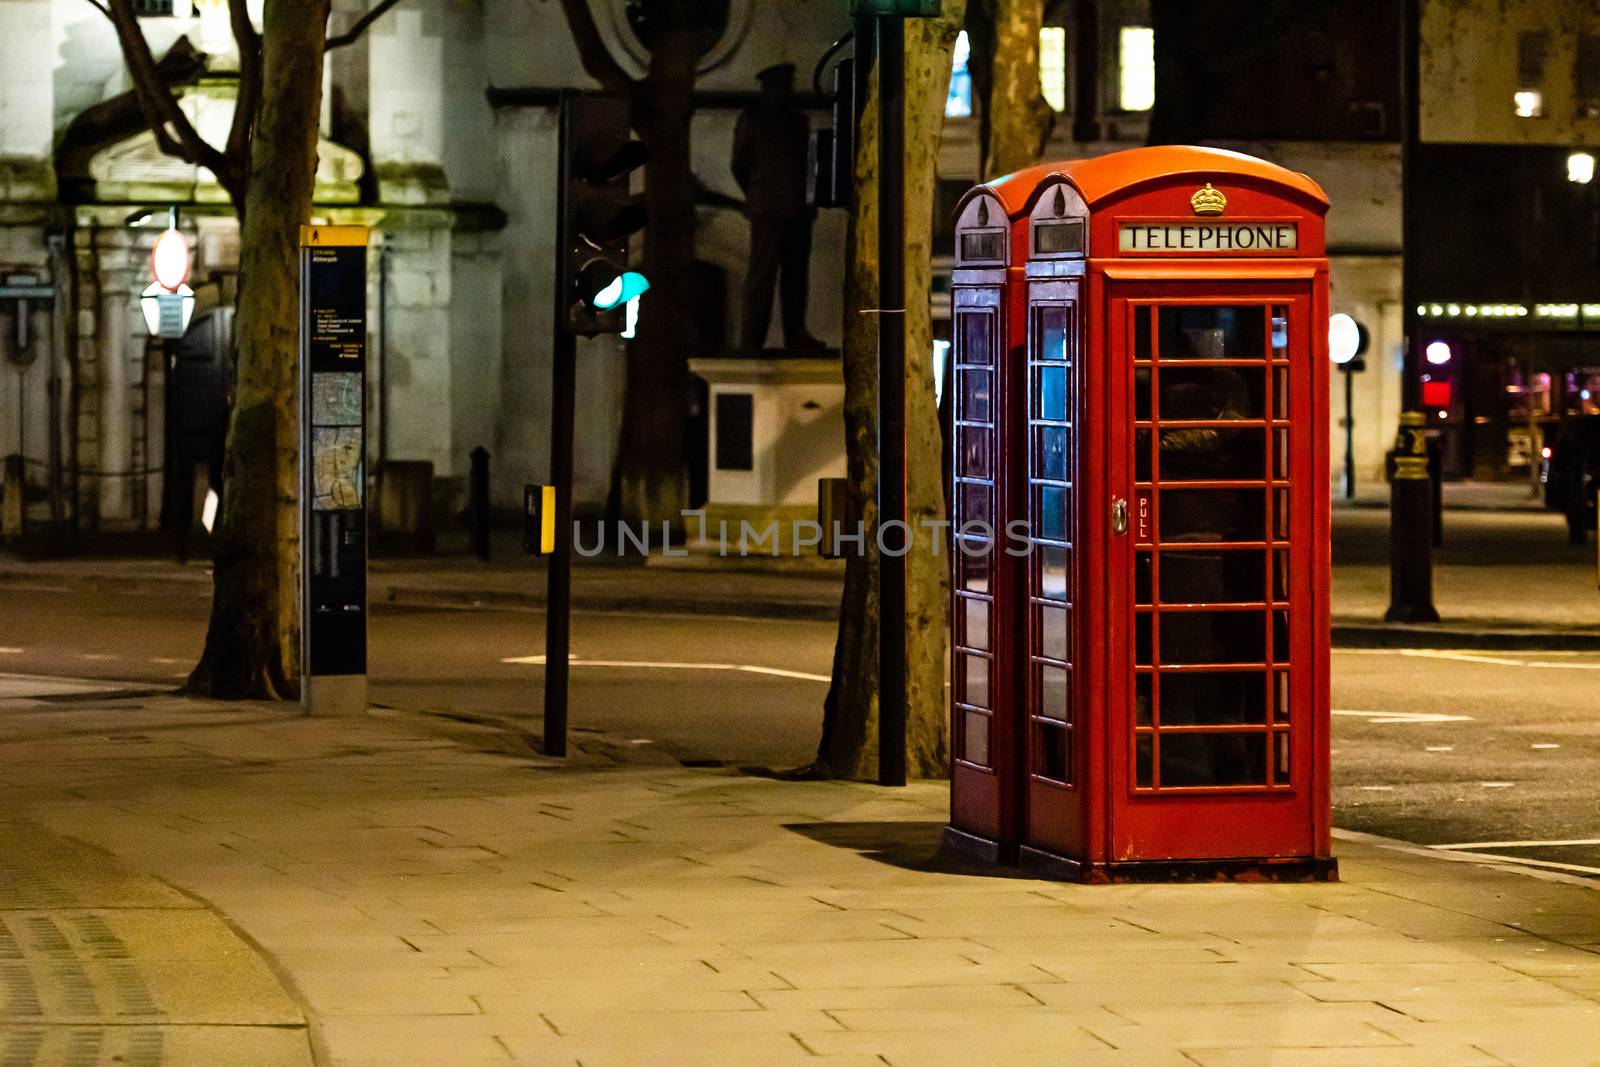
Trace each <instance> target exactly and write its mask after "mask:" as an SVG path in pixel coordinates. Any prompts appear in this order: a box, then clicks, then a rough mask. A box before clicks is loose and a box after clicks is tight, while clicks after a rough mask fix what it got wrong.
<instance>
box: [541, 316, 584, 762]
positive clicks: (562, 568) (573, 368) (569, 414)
mask: <svg viewBox="0 0 1600 1067" xmlns="http://www.w3.org/2000/svg"><path fill="white" fill-rule="evenodd" d="M558 307H559V305H558ZM553 355H554V364H555V366H554V373H553V375H552V380H553V386H554V388H553V389H552V392H551V397H550V482H551V484H552V485H554V486H555V487H556V524H555V525H556V529H555V534H556V539H555V540H556V543H555V551H554V552H553V553H552V554H551V556H550V567H549V571H548V573H547V578H548V582H549V585H548V589H547V592H546V594H545V620H544V754H545V755H546V756H565V755H566V754H567V669H568V663H567V658H568V648H569V646H570V636H571V620H572V425H573V409H574V407H575V406H576V404H577V377H578V375H577V361H578V340H577V338H576V337H575V336H574V335H573V333H572V331H571V330H569V329H567V327H566V323H565V322H564V321H562V319H561V318H560V317H559V316H558V317H557V319H556V324H555V345H554V348H553Z"/></svg>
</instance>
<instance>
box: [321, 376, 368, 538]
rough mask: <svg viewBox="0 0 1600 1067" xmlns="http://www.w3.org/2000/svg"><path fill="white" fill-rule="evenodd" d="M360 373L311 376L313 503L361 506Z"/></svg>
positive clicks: (329, 508)
mask: <svg viewBox="0 0 1600 1067" xmlns="http://www.w3.org/2000/svg"><path fill="white" fill-rule="evenodd" d="M361 401H362V397H361V375H359V374H350V373H337V374H314V375H312V376H311V425H312V431H311V480H312V500H311V506H312V508H313V509H314V510H316V511H343V510H347V509H351V508H359V507H360V506H361V466H362V465H361V448H362V433H361V412H362V403H361Z"/></svg>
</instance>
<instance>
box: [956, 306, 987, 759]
mask: <svg viewBox="0 0 1600 1067" xmlns="http://www.w3.org/2000/svg"><path fill="white" fill-rule="evenodd" d="M997 328H998V318H997V315H996V312H995V311H994V310H991V309H987V308H984V309H962V310H960V311H958V312H957V314H956V322H955V380H954V383H953V384H954V389H955V392H954V396H955V442H954V450H955V471H954V475H955V495H954V501H953V506H954V510H955V518H954V523H955V531H956V538H955V547H956V552H957V555H958V558H959V560H960V566H959V567H958V569H957V574H958V580H957V588H956V590H955V645H956V649H955V664H956V671H955V702H954V708H955V712H954V717H955V721H954V723H952V733H953V735H954V738H955V753H956V757H957V758H958V759H961V760H965V761H966V762H968V763H972V764H976V765H978V766H981V767H990V766H992V765H993V755H992V753H991V751H990V750H991V745H992V742H991V739H992V736H993V718H994V698H993V691H992V683H993V681H994V679H993V677H992V673H993V672H992V667H993V662H994V626H995V619H994V595H995V588H994V562H995V561H994V553H993V548H994V545H995V530H996V526H997V523H996V519H995V510H996V498H995V461H996V457H997V453H998V441H997V437H996V433H995V426H996V415H997V404H996V398H995V392H994V389H995V370H996V367H995V362H996V361H995V353H996V348H997V340H998V338H997V333H996V331H997Z"/></svg>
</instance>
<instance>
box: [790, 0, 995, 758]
mask: <svg viewBox="0 0 1600 1067" xmlns="http://www.w3.org/2000/svg"><path fill="white" fill-rule="evenodd" d="M964 8H965V3H964V0H946V3H945V13H944V14H943V15H942V16H941V17H940V18H938V19H912V20H909V21H908V22H907V24H906V233H905V245H906V293H907V294H908V299H907V301H906V305H907V306H906V314H905V315H904V320H905V329H906V509H907V515H906V518H907V521H908V522H909V523H910V524H911V528H912V530H913V531H914V534H915V537H914V542H913V544H912V546H911V551H910V552H909V554H908V555H907V556H906V561H907V567H906V666H907V685H906V699H907V723H906V743H907V748H908V752H907V760H906V765H907V769H908V771H909V773H910V774H911V775H912V776H915V777H932V776H938V775H942V774H945V773H946V772H947V770H948V755H949V742H948V736H949V735H948V728H947V724H948V718H947V715H946V700H945V675H946V673H947V672H946V664H945V644H946V640H945V639H946V626H947V622H948V619H949V607H948V605H949V594H948V571H949V562H950V561H949V545H950V540H949V538H948V537H945V536H944V534H943V532H942V531H941V530H939V529H938V528H937V527H934V528H932V529H930V528H927V527H924V526H923V525H922V524H923V523H938V522H942V521H943V519H944V514H945V509H944V487H943V474H942V464H941V457H942V455H943V447H944V446H943V441H942V438H941V436H940V432H939V416H938V411H937V408H936V406H935V403H934V391H933V341H932V315H931V310H930V308H929V303H928V297H929V293H930V292H931V290H932V241H933V202H934V184H935V181H936V180H937V163H938V157H939V141H940V138H941V136H942V134H943V129H944V102H945V95H946V93H948V91H949V86H950V54H951V50H952V49H953V47H954V45H955V39H956V34H957V32H959V30H960V28H961V25H962V19H963V15H964ZM878 177H879V176H878V121H877V81H876V75H875V74H874V77H873V82H872V92H871V95H870V97H869V100H868V103H867V110H866V113H865V114H864V115H863V116H862V121H861V136H860V138H859V139H858V141H857V147H856V166H855V179H856V184H855V195H856V206H855V210H854V212H853V213H852V215H851V219H850V225H849V232H848V237H847V243H846V250H845V257H846V262H845V330H844V379H845V404H844V415H845V449H846V456H847V459H848V474H847V481H848V486H849V494H850V504H851V508H852V514H853V516H854V515H860V516H862V518H863V520H864V522H865V524H866V529H867V530H868V531H872V530H874V529H875V528H876V522H877V504H876V492H877V468H878V455H877V405H878V390H877V375H878V363H877V361H878V322H877V318H878V317H877V316H876V315H872V314H863V312H864V311H869V310H870V309H873V308H876V307H877V306H878V203H877V197H878ZM870 540H871V536H870V533H869V542H870ZM878 625H879V614H878V590H877V561H876V559H875V558H873V557H871V556H868V555H860V554H856V553H854V552H852V553H851V554H850V555H849V556H848V558H847V561H846V564H845V585H844V594H843V600H842V603H841V606H840V613H839V639H838V643H837V645H836V646H835V648H834V666H833V684H832V686H831V688H830V689H829V692H828V698H827V702H826V704H825V707H824V716H823V736H822V743H821V745H820V746H819V749H818V753H817V765H816V769H817V771H818V772H819V773H822V774H827V775H831V776H834V777H840V778H871V777H874V776H875V775H876V772H877V737H878V730H877V717H878V685H877V682H878V679H877V667H878Z"/></svg>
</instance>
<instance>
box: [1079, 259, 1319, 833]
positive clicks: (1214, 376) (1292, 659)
mask: <svg viewBox="0 0 1600 1067" xmlns="http://www.w3.org/2000/svg"><path fill="white" fill-rule="evenodd" d="M1108 295H1109V297H1110V300H1109V308H1108V310H1109V318H1108V321H1107V331H1106V335H1105V336H1106V347H1107V353H1106V354H1107V371H1108V374H1109V382H1108V385H1109V393H1110V401H1109V404H1108V409H1109V410H1108V411H1107V415H1108V434H1107V439H1106V442H1107V447H1108V460H1109V462H1108V465H1107V467H1108V476H1109V478H1110V483H1111V484H1110V494H1109V497H1110V499H1111V500H1112V501H1114V502H1113V504H1112V510H1113V514H1112V515H1111V516H1110V517H1109V522H1108V525H1109V526H1110V528H1111V530H1112V536H1111V539H1110V542H1109V550H1108V560H1107V573H1108V574H1111V575H1117V576H1119V578H1118V579H1117V580H1114V581H1112V583H1111V589H1110V590H1109V592H1108V599H1107V605H1108V608H1109V612H1110V627H1109V630H1110V634H1111V646H1110V648H1109V654H1110V670H1109V672H1108V675H1109V676H1108V678H1107V682H1108V686H1107V697H1108V700H1107V704H1108V707H1107V712H1108V720H1107V730H1108V737H1107V741H1108V743H1109V748H1108V753H1109V758H1110V767H1109V768H1108V775H1109V786H1110V796H1111V798H1112V804H1111V810H1110V851H1111V859H1112V861H1113V862H1117V861H1123V860H1164V859H1212V858H1227V857H1272V856H1279V855H1285V856H1287V855H1301V856H1303V855H1308V854H1310V851H1311V844H1312V842H1313V840H1314V834H1315V829H1314V826H1313V817H1314V816H1313V795H1314V793H1315V789H1314V788H1313V784H1312V774H1313V763H1312V753H1313V750H1314V745H1313V743H1312V742H1313V739H1312V737H1311V733H1310V731H1312V730H1314V729H1316V728H1317V726H1316V721H1315V716H1314V714H1313V708H1314V705H1315V695H1314V689H1313V687H1314V686H1315V685H1317V684H1319V679H1320V678H1321V677H1322V676H1324V674H1325V672H1323V671H1320V670H1318V669H1317V667H1316V663H1315V661H1314V656H1315V654H1316V653H1315V642H1316V631H1317V626H1316V614H1315V611H1314V610H1313V605H1312V600H1311V598H1312V595H1313V574H1314V571H1315V567H1316V559H1317V556H1316V552H1317V551H1318V549H1317V546H1316V545H1315V544H1314V543H1313V541H1314V537H1313V534H1314V531H1315V525H1314V521H1315V518H1314V517H1315V509H1316V508H1317V497H1316V491H1317V490H1318V489H1322V490H1323V491H1325V490H1326V486H1325V485H1318V483H1317V479H1316V472H1315V453H1316V449H1315V445H1314V442H1313V440H1312V439H1311V434H1312V433H1313V432H1314V428H1315V427H1316V426H1317V425H1318V422H1317V420H1316V419H1315V418H1314V417H1313V412H1312V404H1313V403H1314V402H1315V400H1316V398H1318V397H1320V396H1323V391H1324V390H1325V383H1321V384H1319V383H1318V382H1317V381H1316V380H1315V377H1314V376H1315V375H1316V374H1317V372H1318V370H1319V369H1321V370H1323V372H1324V374H1325V368H1318V367H1317V366H1316V363H1315V360H1314V347H1313V345H1312V342H1311V329H1312V325H1311V319H1312V311H1313V299H1312V287H1311V284H1310V282H1309V281H1306V282H1300V281H1266V282H1262V281H1255V282H1249V283H1245V282H1227V281H1199V280H1191V281H1165V282H1161V283H1155V282H1132V281H1126V282H1112V283H1111V287H1110V289H1109V292H1108ZM1124 502H1125V503H1124ZM1124 507H1125V509H1126V510H1125V511H1124V510H1123V509H1124ZM1119 513H1121V514H1119ZM1123 515H1125V516H1126V518H1125V519H1124V518H1123Z"/></svg>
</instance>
